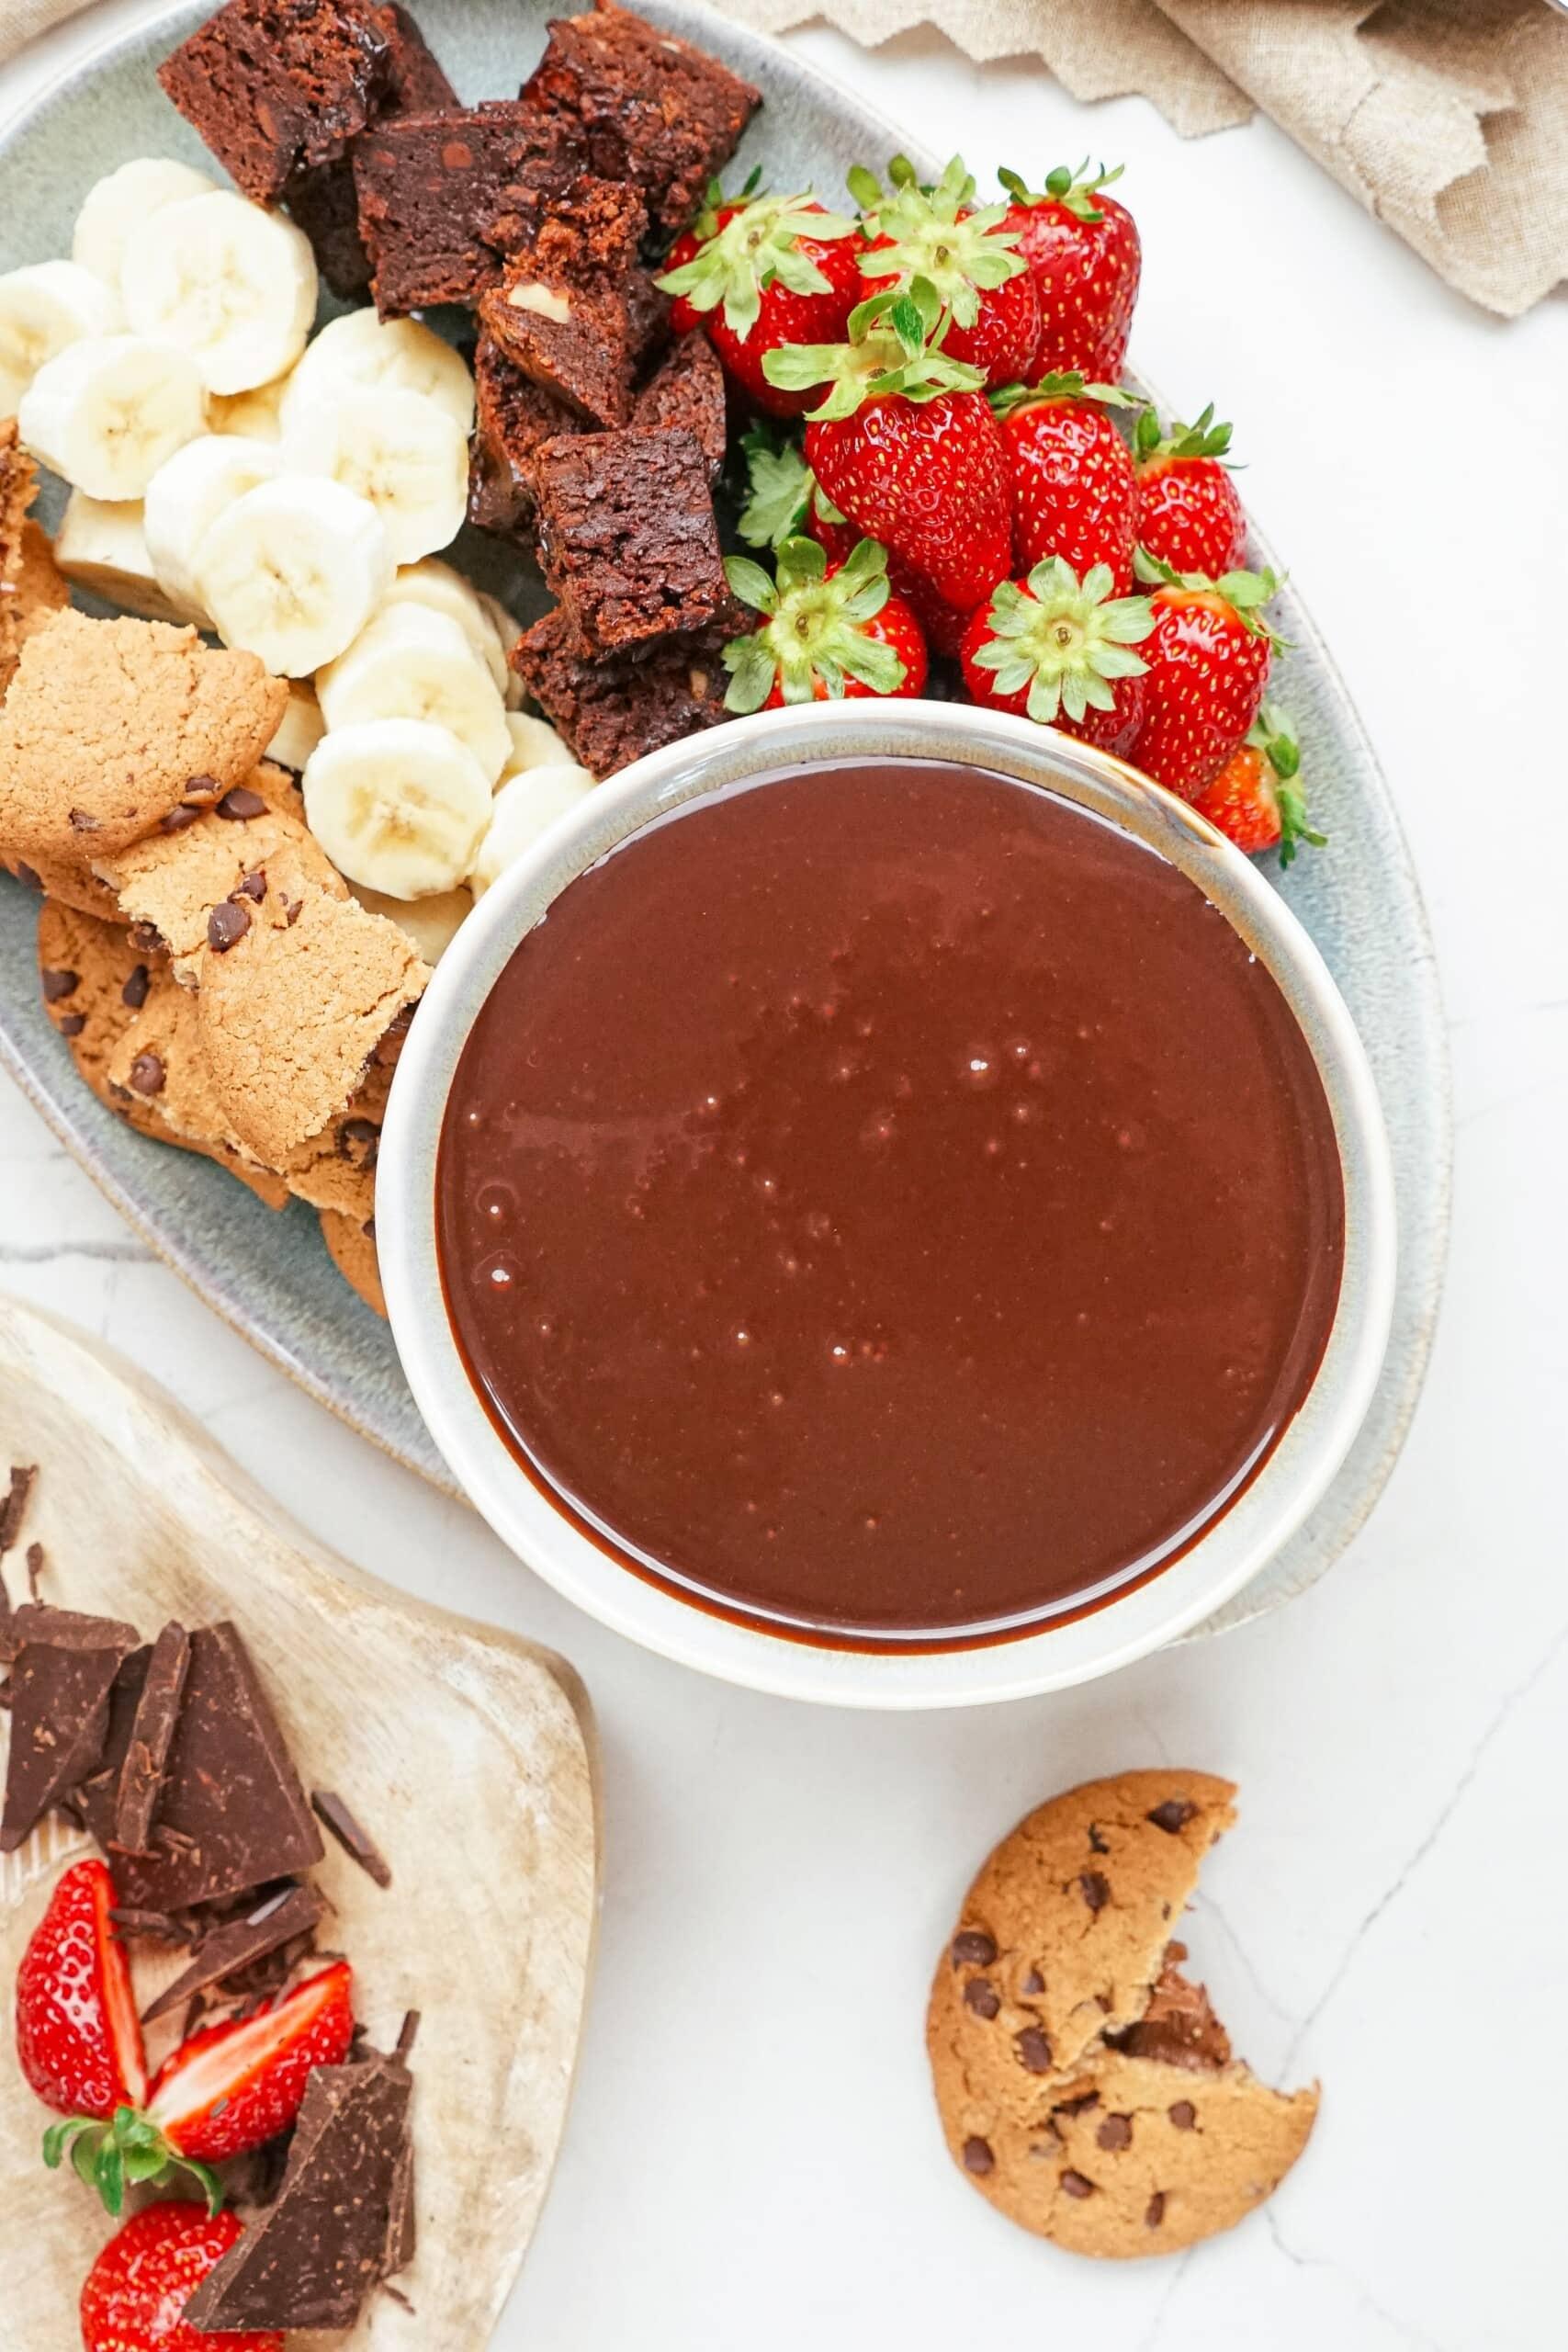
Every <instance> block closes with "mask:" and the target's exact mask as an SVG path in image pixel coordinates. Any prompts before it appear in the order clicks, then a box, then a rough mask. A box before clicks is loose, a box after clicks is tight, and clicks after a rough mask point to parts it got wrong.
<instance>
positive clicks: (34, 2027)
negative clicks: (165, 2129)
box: [17, 1861, 147, 2122]
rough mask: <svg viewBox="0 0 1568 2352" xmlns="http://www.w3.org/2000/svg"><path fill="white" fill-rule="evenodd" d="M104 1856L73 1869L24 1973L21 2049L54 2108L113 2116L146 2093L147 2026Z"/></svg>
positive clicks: (32, 1942) (37, 1933)
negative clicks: (116, 1916)
mask: <svg viewBox="0 0 1568 2352" xmlns="http://www.w3.org/2000/svg"><path fill="white" fill-rule="evenodd" d="M114 1900H115V1892H114V1882H113V1880H112V1879H111V1878H110V1876H109V1874H108V1871H107V1870H106V1868H105V1867H104V1865H103V1863H102V1862H97V1861H91V1862H78V1863H76V1864H75V1866H74V1868H73V1869H71V1870H68V1871H66V1873H65V1875H64V1877H63V1878H62V1880H61V1882H60V1883H59V1885H58V1886H57V1887H56V1888H55V1890H54V1893H53V1894H52V1895H51V1897H50V1901H49V1907H48V1909H47V1910H46V1911H45V1913H44V1915H43V1917H42V1918H41V1919H40V1920H39V1924H38V1926H37V1927H36V1928H34V1929H33V1932H32V1935H31V1937H30V1938H29V1939H28V1948H27V1950H26V1951H25V1952H24V1953H23V1954H22V1964H21V1967H20V1968H19V1970H18V1971H17V2058H18V2060H19V2061H20V2064H21V2069H22V2072H23V2074H24V2075H26V2076H27V2079H28V2083H29V2084H30V2085H31V2086H32V2088H33V2089H34V2090H35V2091H36V2092H37V2094H38V2096H39V2098H41V2099H42V2100H43V2102H44V2104H45V2106H46V2107H52V2108H53V2109H56V2111H57V2112H58V2113H60V2114H62V2115H82V2116H87V2117H90V2118H92V2119H94V2120H96V2121H99V2122H107V2120H108V2119H109V2118H110V2116H112V2115H113V2114H114V2112H115V2109H117V2108H119V2107H125V2106H131V2107H135V2106H139V2105H140V2103H141V2100H142V2099H143V2098H146V2096H147V2063H146V2060H145V2058H144V2057H143V2055H142V2050H141V2021H140V2019H139V2018H138V2017H137V2014H136V2002H135V1998H134V1996H133V1995H132V1993H131V1989H130V1968H129V1966H128V1964H127V1962H126V1957H125V1946H124V1945H123V1944H122V1943H121V1942H120V1939H119V1932H118V1928H116V1926H115V1923H114V1920H113V1917H111V1914H112V1911H113V1907H114Z"/></svg>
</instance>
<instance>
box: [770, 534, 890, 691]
mask: <svg viewBox="0 0 1568 2352" xmlns="http://www.w3.org/2000/svg"><path fill="white" fill-rule="evenodd" d="M725 571H726V572H727V574H728V579H729V584H730V587H731V588H732V589H733V590H734V592H735V594H736V595H737V596H739V599H740V601H741V603H742V604H744V605H750V606H751V608H752V610H753V611H754V612H759V613H761V614H762V615H763V621H762V626H761V628H760V629H758V630H756V631H755V632H754V634H753V635H751V636H750V637H743V638H739V639H736V640H735V641H734V642H733V643H732V644H729V645H727V646H726V647H725V650H724V661H725V667H726V668H727V669H728V672H729V673H730V676H729V690H728V693H727V694H726V695H725V698H724V699H725V706H726V707H727V708H728V709H729V710H734V711H751V710H776V709H779V708H780V707H782V706H783V705H784V704H785V703H796V702H827V701H837V700H839V699H840V697H843V696H854V695H918V694H919V692H920V689H921V688H922V687H923V686H924V684H925V682H926V647H925V639H924V638H923V637H922V636H921V634H920V625H919V621H918V620H917V619H916V617H915V615H914V613H913V611H912V610H911V609H910V607H909V605H908V604H906V602H905V601H904V599H903V597H902V596H896V595H894V594H892V593H891V591H890V589H889V587H888V582H887V550H886V548H884V547H879V546H878V545H877V543H876V541H875V540H874V539H862V540H860V541H859V543H858V545H857V546H856V547H855V548H854V549H853V551H852V553H851V554H850V555H849V557H848V558H847V559H846V560H845V561H844V562H842V563H829V560H828V558H827V556H826V555H825V554H824V552H823V550H822V548H820V547H818V544H817V542H816V540H815V539H805V538H788V539H785V541H784V545H783V546H782V547H781V548H780V549H779V557H778V577H777V579H776V581H775V580H770V579H769V577H768V575H767V573H766V572H765V571H763V570H762V568H761V564H757V563H753V562H752V561H751V560H750V557H749V556H731V557H730V558H729V560H728V562H727V563H726V565H725Z"/></svg>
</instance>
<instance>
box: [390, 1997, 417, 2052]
mask: <svg viewBox="0 0 1568 2352" xmlns="http://www.w3.org/2000/svg"><path fill="white" fill-rule="evenodd" d="M419 2021H420V2013H419V2011H418V2010H417V2009H410V2010H408V2011H407V2012H406V2014H405V2016H404V2018H403V2021H402V2024H401V2026H400V2028H399V2030H398V2040H397V2046H396V2049H395V2050H394V2052H393V2055H394V2056H395V2057H399V2058H406V2057H407V2056H408V2054H409V2052H411V2051H412V2048H413V2046H414V2043H415V2041H417V2040H418V2039H419Z"/></svg>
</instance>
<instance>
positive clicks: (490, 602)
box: [479, 589, 528, 710]
mask: <svg viewBox="0 0 1568 2352" xmlns="http://www.w3.org/2000/svg"><path fill="white" fill-rule="evenodd" d="M479 602H480V604H481V605H483V606H484V608H485V617H486V619H487V620H488V621H489V622H490V625H491V628H492V629H493V630H494V631H495V641H496V643H497V645H498V646H499V647H500V648H501V666H502V670H503V671H504V672H505V673H506V684H505V685H504V687H503V688H502V692H503V693H504V695H505V696H506V707H507V709H508V710H521V709H522V707H523V705H524V704H525V701H526V700H527V698H528V697H527V690H526V688H525V686H524V684H523V681H522V679H521V678H520V677H519V676H518V674H517V673H516V671H515V670H514V669H513V667H512V664H511V662H510V661H509V660H508V659H507V656H508V655H509V654H510V653H511V651H512V649H513V646H514V645H515V644H516V642H517V640H518V639H519V638H520V637H521V636H522V634H523V624H522V622H521V621H520V620H515V619H513V616H512V615H511V614H510V613H509V612H508V611H507V609H506V606H505V605H503V604H502V601H501V599H500V597H499V596H490V595H487V594H485V592H484V591H483V589H481V590H480V591H479Z"/></svg>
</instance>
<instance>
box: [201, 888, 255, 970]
mask: <svg viewBox="0 0 1568 2352" xmlns="http://www.w3.org/2000/svg"><path fill="white" fill-rule="evenodd" d="M250 927H251V910H250V909H249V907H247V906H246V905H245V904H244V903H243V900H241V899H220V901H219V903H218V904H217V906H215V907H214V908H213V910H212V911H211V913H210V914H209V916H208V918H207V944H208V945H209V947H210V948H211V950H212V952H213V954H214V955H215V956H227V954H228V953H229V950H230V948H231V947H237V946H238V945H239V944H240V942H241V940H242V939H243V937H244V935H245V933H246V932H247V931H249V929H250Z"/></svg>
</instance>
